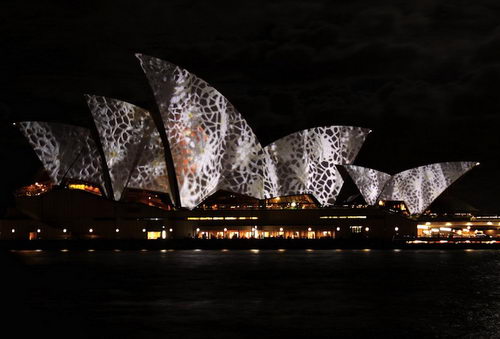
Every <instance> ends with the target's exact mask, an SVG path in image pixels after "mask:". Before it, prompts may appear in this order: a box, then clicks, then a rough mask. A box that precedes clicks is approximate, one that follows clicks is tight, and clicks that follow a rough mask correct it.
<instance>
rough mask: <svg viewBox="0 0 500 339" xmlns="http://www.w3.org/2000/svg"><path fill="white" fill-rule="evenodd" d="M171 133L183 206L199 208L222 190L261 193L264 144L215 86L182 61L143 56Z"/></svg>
mask: <svg viewBox="0 0 500 339" xmlns="http://www.w3.org/2000/svg"><path fill="white" fill-rule="evenodd" d="M137 57H138V58H139V60H140V62H141V66H142V68H143V70H144V72H145V74H146V76H147V78H148V80H149V83H150V84H151V87H152V89H153V93H154V95H155V98H156V101H157V104H158V108H159V111H160V115H161V118H162V121H163V124H164V128H165V130H166V133H167V137H168V142H169V144H170V151H171V154H172V158H173V162H174V167H175V173H176V176H177V182H178V185H179V195H180V199H181V205H182V206H184V207H187V208H194V207H196V206H197V205H198V204H199V203H200V202H201V201H203V200H204V199H206V198H207V197H208V196H209V195H210V194H212V193H214V192H215V191H216V190H218V189H226V190H229V191H233V192H236V193H241V194H247V195H250V196H258V195H259V194H260V192H259V191H258V187H259V177H258V175H257V173H256V172H255V170H254V167H255V161H256V159H257V157H256V155H257V154H258V153H259V152H260V150H261V146H260V144H259V142H258V140H257V138H256V137H255V134H254V133H253V131H252V130H251V128H250V127H249V126H248V124H247V123H246V121H245V120H244V119H243V118H242V117H241V114H240V113H239V112H238V111H236V109H235V108H234V106H233V105H232V104H231V103H230V102H229V101H228V100H227V99H226V98H225V97H224V96H223V95H222V94H221V93H219V92H218V91H217V90H216V89H215V88H213V87H212V86H210V85H209V84H208V83H206V82H205V81H204V80H202V79H200V78H198V77H196V76H195V75H194V74H191V73H189V72H188V71H186V70H185V69H182V68H180V67H178V66H176V65H173V64H171V63H168V62H166V61H163V60H160V59H157V58H153V57H149V56H145V55H137Z"/></svg>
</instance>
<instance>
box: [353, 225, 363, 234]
mask: <svg viewBox="0 0 500 339" xmlns="http://www.w3.org/2000/svg"><path fill="white" fill-rule="evenodd" d="M350 228H351V232H352V233H361V230H362V229H363V227H362V226H350Z"/></svg>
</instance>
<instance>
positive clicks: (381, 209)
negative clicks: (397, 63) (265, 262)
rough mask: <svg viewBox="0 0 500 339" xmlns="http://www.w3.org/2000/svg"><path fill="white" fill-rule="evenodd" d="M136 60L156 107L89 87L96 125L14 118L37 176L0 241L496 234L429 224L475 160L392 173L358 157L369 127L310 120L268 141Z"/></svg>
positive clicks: (215, 95)
mask: <svg viewBox="0 0 500 339" xmlns="http://www.w3.org/2000/svg"><path fill="white" fill-rule="evenodd" d="M137 57H138V59H139V61H140V64H141V66H142V69H143V70H144V73H145V75H146V77H147V79H148V80H149V83H150V85H151V87H152V90H153V93H154V97H155V99H156V103H157V110H154V111H151V112H149V111H147V110H145V109H142V108H140V107H137V106H135V105H133V104H130V103H127V102H124V101H120V100H116V99H111V98H106V97H102V96H93V95H89V96H86V99H87V103H88V106H89V109H90V112H91V114H92V117H93V121H94V125H93V126H92V127H91V128H83V127H77V126H71V125H65V124H59V123H49V122H40V121H26V122H18V123H16V124H15V125H16V126H17V127H18V128H19V130H20V131H21V133H22V134H23V135H24V136H25V138H26V139H27V141H28V142H29V144H30V145H31V146H32V148H33V150H34V152H35V153H36V155H37V156H38V158H39V160H40V161H41V164H42V165H43V168H44V173H45V174H44V175H45V177H44V178H41V179H40V180H39V181H37V182H35V183H33V184H32V185H29V186H26V187H23V188H21V189H19V191H18V192H17V193H16V195H17V197H16V204H17V210H18V212H17V214H16V213H11V215H10V216H7V217H6V218H5V219H2V220H1V223H0V227H1V229H0V238H3V239H28V238H29V239H37V238H42V239H87V238H104V239H106V238H122V239H158V238H163V239H165V238H186V237H191V238H273V237H283V238H352V237H362V238H384V239H394V238H395V237H401V238H404V237H408V238H413V237H415V236H417V235H418V236H426V235H427V236H432V235H436V233H437V235H441V236H448V235H451V234H452V233H453V234H454V235H456V234H463V235H464V236H465V235H467V234H468V233H470V234H471V235H472V234H477V233H478V232H480V234H485V233H488V232H490V233H491V232H493V233H494V232H496V228H495V227H489V228H487V227H486V226H487V223H490V226H491V225H492V223H493V222H495V223H496V224H495V226H496V225H497V224H498V225H500V223H499V222H500V220H493V221H491V220H489V219H488V221H486V220H483V221H484V222H483V221H481V220H472V219H473V217H471V216H464V218H462V219H461V221H460V222H457V223H456V224H455V225H448V224H449V222H446V223H445V222H442V225H441V224H439V221H438V220H436V221H434V220H432V213H430V211H429V207H430V206H431V204H432V203H433V201H434V200H435V199H436V198H437V197H438V196H439V195H440V194H441V193H442V192H443V191H444V190H446V188H447V187H449V186H450V185H451V184H452V183H453V182H454V181H456V180H457V179H458V178H460V177H461V176H462V175H463V174H465V173H466V172H467V171H469V170H471V169H472V168H473V167H475V166H476V165H477V163H476V162H443V163H435V164H429V165H425V166H421V167H417V168H413V169H409V170H406V171H403V172H401V173H397V174H394V175H389V174H386V173H383V172H380V171H377V170H374V169H370V168H364V167H360V166H356V165H354V164H353V163H354V162H355V159H356V156H357V154H358V152H359V150H360V149H361V147H362V145H363V143H364V142H365V139H366V138H367V136H368V134H369V133H370V132H371V131H370V130H369V129H366V128H361V127H351V126H322V127H314V128H310V129H306V130H302V131H299V132H296V133H293V134H290V135H288V136H285V137H283V138H281V139H279V140H276V141H274V142H272V143H271V144H269V145H267V146H263V145H261V144H260V142H259V140H258V139H257V137H256V135H255V134H254V132H253V131H252V128H251V127H250V126H249V125H248V123H247V122H246V121H245V119H244V118H243V116H242V115H241V114H240V112H238V111H237V110H236V109H235V107H234V106H233V105H232V104H231V103H230V102H229V101H228V100H227V99H226V98H225V97H224V96H223V95H222V94H221V93H219V92H218V91H217V90H216V89H215V88H213V87H211V86H210V85H209V84H208V83H206V82H205V81H203V80H202V79H200V78H198V77H196V76H195V75H193V74H191V73H189V72H188V71H186V70H184V69H182V68H180V67H178V66H176V65H173V64H171V63H168V62H165V61H163V60H160V59H157V58H154V57H149V56H145V55H137ZM346 181H349V182H351V183H354V185H355V186H356V187H357V189H358V192H359V193H360V198H359V200H358V201H357V202H353V203H351V204H347V205H346V204H345V202H342V203H339V202H338V201H337V198H338V197H339V194H340V192H341V190H342V188H343V186H344V183H345V182H346ZM425 220H430V221H426V222H423V221H425ZM471 223H472V224H471ZM434 225H437V226H434ZM471 225H472V227H471ZM482 226H485V227H486V228H484V230H480V229H481V227H482ZM436 229H437V231H436ZM478 230H480V231H478ZM495 234H496V233H495Z"/></svg>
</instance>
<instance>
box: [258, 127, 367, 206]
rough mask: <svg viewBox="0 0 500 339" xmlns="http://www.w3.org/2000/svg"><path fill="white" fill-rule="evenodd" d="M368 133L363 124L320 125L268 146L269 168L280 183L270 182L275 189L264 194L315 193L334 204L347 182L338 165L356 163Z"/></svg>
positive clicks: (267, 195)
mask: <svg viewBox="0 0 500 339" xmlns="http://www.w3.org/2000/svg"><path fill="white" fill-rule="evenodd" d="M368 133H370V130H368V129H364V128H360V127H350V126H328V127H316V128H311V129H307V130H303V131H300V132H296V133H293V134H290V135H288V136H286V137H284V138H281V139H279V140H277V141H275V142H273V143H271V144H270V145H268V146H266V147H265V151H266V152H265V154H269V157H270V161H269V160H268V161H267V165H266V166H267V169H266V171H267V172H268V173H272V174H273V177H274V178H275V179H274V180H277V181H278V183H277V184H274V185H268V186H269V187H271V189H273V190H274V191H265V192H264V196H265V197H266V198H269V197H273V196H286V195H296V194H312V195H314V196H315V197H316V199H317V200H318V202H319V203H320V204H321V205H323V206H328V205H333V204H334V203H335V200H336V198H337V195H338V193H339V192H340V189H341V187H342V185H343V183H344V181H343V179H342V176H341V175H340V173H339V171H338V169H337V167H336V165H343V164H350V163H352V162H353V161H354V159H355V157H356V155H357V154H358V152H359V150H360V148H361V146H362V145H363V142H364V141H365V138H366V136H367V135H368ZM269 167H271V168H272V167H274V169H271V168H269ZM265 180H267V181H272V179H270V178H265Z"/></svg>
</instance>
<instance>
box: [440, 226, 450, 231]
mask: <svg viewBox="0 0 500 339" xmlns="http://www.w3.org/2000/svg"><path fill="white" fill-rule="evenodd" d="M439 230H440V231H444V232H451V227H439Z"/></svg>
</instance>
